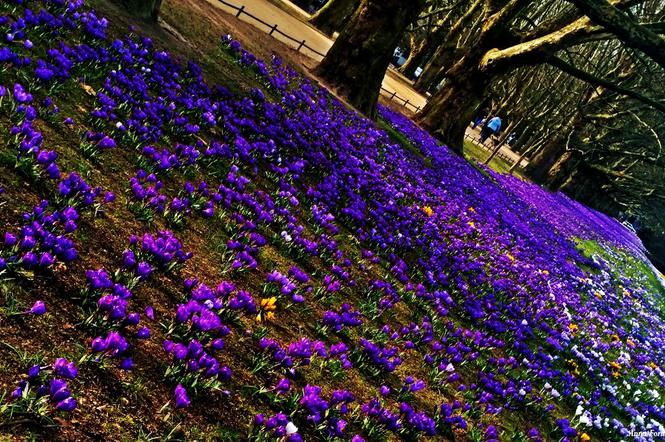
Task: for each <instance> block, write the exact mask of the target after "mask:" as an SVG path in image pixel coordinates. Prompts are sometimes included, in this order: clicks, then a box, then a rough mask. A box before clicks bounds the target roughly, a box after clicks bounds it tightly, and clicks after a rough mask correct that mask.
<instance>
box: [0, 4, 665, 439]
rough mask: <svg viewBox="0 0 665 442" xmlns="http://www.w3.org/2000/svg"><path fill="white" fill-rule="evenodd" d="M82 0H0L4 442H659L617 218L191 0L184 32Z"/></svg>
mask: <svg viewBox="0 0 665 442" xmlns="http://www.w3.org/2000/svg"><path fill="white" fill-rule="evenodd" d="M95 5H96V6H99V7H100V8H102V9H103V10H104V11H105V12H108V13H110V14H111V15H110V17H109V19H106V18H104V17H103V14H102V13H100V12H94V11H93V10H91V9H90V7H89V6H88V5H86V4H84V2H83V1H82V0H69V1H66V0H26V1H23V0H11V1H3V2H2V3H0V36H1V37H2V41H3V43H2V45H0V139H1V140H2V143H1V144H0V226H2V228H1V230H0V235H2V236H1V237H0V291H1V293H2V297H0V306H1V307H2V310H0V360H2V364H0V391H4V392H5V394H4V396H2V397H1V399H0V435H1V436H2V437H3V438H7V439H9V440H22V439H30V438H38V439H46V440H99V439H104V440H106V439H111V438H114V439H117V440H137V439H138V440H154V439H157V440H162V439H163V440H253V441H264V440H289V441H294V442H295V441H298V440H307V441H312V440H353V441H355V442H358V441H361V440H367V441H378V440H400V439H402V440H420V439H432V440H456V441H467V440H470V441H493V440H502V441H503V440H508V441H540V440H570V441H573V440H586V441H588V440H598V441H610V440H621V439H626V438H627V437H628V435H629V434H631V432H635V431H640V432H641V431H645V432H647V431H663V432H665V428H664V427H663V426H664V425H665V415H664V409H663V398H662V393H663V392H664V391H665V390H664V388H663V385H664V382H665V373H664V372H663V366H664V365H665V350H664V348H665V345H664V344H665V342H664V340H663V338H664V336H665V315H664V310H663V298H662V296H663V294H664V291H663V287H662V286H661V284H660V282H659V279H658V276H657V275H656V274H654V272H653V270H652V269H651V267H650V266H649V265H648V263H647V262H646V258H645V257H644V251H643V249H642V246H641V243H640V242H639V240H638V239H637V238H636V237H635V236H634V235H633V234H632V233H630V232H628V231H627V230H625V229H624V228H623V227H622V226H621V225H620V224H619V223H617V222H616V221H615V220H613V219H611V218H609V217H606V216H604V215H602V214H600V213H598V212H594V211H593V210H591V209H588V208H586V207H584V206H582V205H581V204H578V203H576V202H574V201H572V200H570V199H568V198H566V197H564V196H563V195H560V194H549V193H547V192H545V191H544V190H542V189H541V188H539V187H537V186H534V185H532V184H529V183H527V182H524V181H521V180H519V179H517V178H514V177H510V176H506V175H501V174H498V173H496V172H493V171H492V170H489V169H486V168H483V167H481V166H478V165H471V164H470V163H468V162H467V161H465V160H464V159H462V158H460V157H458V156H456V155H453V154H451V153H450V152H449V151H448V150H447V148H445V147H444V146H440V145H439V144H437V143H436V142H435V141H434V140H433V139H432V138H431V137H430V136H429V135H428V134H427V133H425V132H424V131H422V130H421V129H419V128H418V127H416V126H415V125H413V123H411V121H410V120H408V119H407V118H405V117H404V116H402V115H400V114H397V113H395V112H393V111H391V110H390V109H388V108H384V107H382V108H381V110H380V114H381V120H380V122H379V124H376V123H374V122H372V121H369V120H367V119H365V118H363V117H361V116H359V115H358V114H357V113H355V112H353V111H352V110H350V109H349V108H347V107H346V106H345V105H343V104H342V103H340V102H339V101H337V100H336V99H335V98H334V97H332V96H331V95H330V94H329V93H328V92H327V91H326V90H324V89H322V88H319V87H318V85H317V84H315V83H314V82H313V81H312V80H311V79H310V78H309V77H307V76H305V75H303V74H302V73H301V72H300V71H298V70H297V68H296V67H294V66H292V65H291V64H290V63H289V60H283V59H281V58H280V57H278V56H271V54H270V51H266V50H265V48H264V49H262V48H261V44H260V42H259V41H257V40H255V38H259V37H257V35H250V36H249V37H247V35H248V34H244V33H243V35H244V36H245V38H246V39H247V41H243V43H241V42H240V41H238V40H235V39H234V37H232V36H229V35H225V36H223V35H218V36H217V37H216V38H215V39H214V40H209V39H208V37H209V33H210V32H214V31H215V30H216V29H217V28H215V26H213V25H211V26H210V27H205V28H204V27H201V26H200V25H201V24H202V23H203V22H196V21H195V20H200V19H201V17H205V14H203V13H202V12H201V10H195V9H190V8H194V6H192V3H190V2H180V3H177V4H172V3H169V4H168V5H167V12H166V16H167V20H169V19H174V20H175V19H179V20H181V21H179V22H178V25H179V26H181V31H182V32H183V34H185V35H184V39H185V40H187V43H184V42H182V41H180V43H178V41H177V40H175V39H172V37H169V36H168V35H166V34H163V33H162V32H163V31H160V30H159V29H156V28H147V30H145V31H146V32H147V33H148V34H149V35H153V36H154V37H155V40H154V41H153V39H151V38H149V37H147V36H145V35H144V34H142V33H141V32H143V31H144V30H143V29H142V31H141V32H139V31H138V30H130V29H129V26H130V25H131V20H130V19H128V18H127V17H123V16H122V14H121V12H119V11H118V10H116V9H115V8H113V7H112V6H109V5H108V4H106V3H105V2H101V1H100V2H96V3H95ZM208 7H210V6H208ZM220 20H225V19H224V18H223V17H221V16H220ZM216 23H217V26H221V25H219V23H220V22H216ZM221 23H222V24H223V23H225V22H223V21H222V22H221ZM187 26H189V28H188V27H187ZM244 29H245V28H239V29H238V30H239V31H243V30H244ZM199 39H200V40H199ZM169 42H173V44H174V46H173V47H165V46H164V44H165V43H169ZM190 47H195V48H197V50H196V51H188V48H190ZM244 47H251V48H256V50H257V51H261V53H259V54H258V56H257V55H255V54H253V53H252V52H249V51H248V50H246V49H244ZM187 56H193V57H195V58H196V59H192V60H188V59H187V58H186V57H187ZM261 57H263V58H261ZM643 440H656V439H655V437H651V439H650V436H645V439H643Z"/></svg>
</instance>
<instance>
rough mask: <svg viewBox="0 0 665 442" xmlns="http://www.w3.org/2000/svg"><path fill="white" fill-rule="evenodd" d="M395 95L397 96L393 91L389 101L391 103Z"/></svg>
mask: <svg viewBox="0 0 665 442" xmlns="http://www.w3.org/2000/svg"><path fill="white" fill-rule="evenodd" d="M396 95H397V91H394V92H393V94H392V95H391V96H390V101H393V100H394V99H395V96H396Z"/></svg>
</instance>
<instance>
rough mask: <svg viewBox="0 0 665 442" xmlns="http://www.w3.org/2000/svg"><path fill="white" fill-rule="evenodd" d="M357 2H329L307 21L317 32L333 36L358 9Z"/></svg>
mask: <svg viewBox="0 0 665 442" xmlns="http://www.w3.org/2000/svg"><path fill="white" fill-rule="evenodd" d="M358 3H360V1H359V0H330V1H329V2H328V3H326V4H325V5H324V6H323V8H321V9H319V10H318V12H317V13H316V14H314V15H313V16H312V18H311V19H310V20H309V22H310V23H311V24H313V25H314V26H315V27H316V28H317V29H318V30H319V31H321V32H323V33H324V34H326V35H333V34H334V33H335V32H339V31H341V30H342V28H344V25H345V24H346V23H347V21H348V19H349V17H351V16H352V15H353V12H354V11H355V10H356V8H357V7H358Z"/></svg>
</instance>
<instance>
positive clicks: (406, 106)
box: [404, 100, 409, 109]
mask: <svg viewBox="0 0 665 442" xmlns="http://www.w3.org/2000/svg"><path fill="white" fill-rule="evenodd" d="M404 107H405V108H407V109H408V108H409V100H406V101H405V102H404Z"/></svg>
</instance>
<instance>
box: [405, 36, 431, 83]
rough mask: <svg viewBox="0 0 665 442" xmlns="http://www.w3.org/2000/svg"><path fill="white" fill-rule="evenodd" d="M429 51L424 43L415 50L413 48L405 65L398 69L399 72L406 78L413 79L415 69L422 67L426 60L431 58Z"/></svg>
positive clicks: (429, 47)
mask: <svg viewBox="0 0 665 442" xmlns="http://www.w3.org/2000/svg"><path fill="white" fill-rule="evenodd" d="M431 49H432V48H431V46H430V45H428V44H427V43H426V42H424V43H423V44H421V45H420V46H418V47H417V48H413V50H412V51H411V53H410V54H409V58H408V59H407V60H406V63H404V64H403V65H402V66H401V67H400V68H399V70H400V72H401V73H402V74H404V76H405V77H407V78H413V77H414V76H415V75H416V69H418V68H419V67H420V66H422V65H423V63H425V62H426V61H427V58H428V57H430V56H431Z"/></svg>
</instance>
